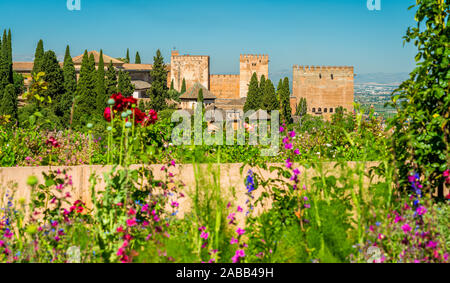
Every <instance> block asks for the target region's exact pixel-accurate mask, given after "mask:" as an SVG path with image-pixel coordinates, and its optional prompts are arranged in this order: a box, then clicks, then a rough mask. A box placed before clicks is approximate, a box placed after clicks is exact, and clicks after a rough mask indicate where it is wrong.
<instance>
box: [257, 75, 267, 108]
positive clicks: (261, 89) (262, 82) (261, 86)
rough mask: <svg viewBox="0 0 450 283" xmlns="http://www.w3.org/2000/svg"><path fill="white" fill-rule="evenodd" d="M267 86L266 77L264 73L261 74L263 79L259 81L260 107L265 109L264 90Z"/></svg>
mask: <svg viewBox="0 0 450 283" xmlns="http://www.w3.org/2000/svg"><path fill="white" fill-rule="evenodd" d="M265 86H266V77H265V76H264V75H262V76H261V80H260V81H259V87H258V93H259V94H258V101H259V105H258V109H264V105H263V99H264V90H265Z"/></svg>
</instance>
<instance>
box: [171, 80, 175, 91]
mask: <svg viewBox="0 0 450 283" xmlns="http://www.w3.org/2000/svg"><path fill="white" fill-rule="evenodd" d="M174 89H175V87H174V85H173V80H172V82H171V83H170V90H174Z"/></svg>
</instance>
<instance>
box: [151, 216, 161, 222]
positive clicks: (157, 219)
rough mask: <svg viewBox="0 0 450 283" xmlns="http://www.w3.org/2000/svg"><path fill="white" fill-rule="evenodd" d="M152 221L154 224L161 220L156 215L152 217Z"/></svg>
mask: <svg viewBox="0 0 450 283" xmlns="http://www.w3.org/2000/svg"><path fill="white" fill-rule="evenodd" d="M153 220H155V222H159V220H161V219H160V218H159V216H158V215H155V216H153Z"/></svg>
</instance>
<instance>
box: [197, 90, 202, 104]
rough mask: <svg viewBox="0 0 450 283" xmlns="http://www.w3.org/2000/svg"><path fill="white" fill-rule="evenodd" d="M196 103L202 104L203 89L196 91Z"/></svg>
mask: <svg viewBox="0 0 450 283" xmlns="http://www.w3.org/2000/svg"><path fill="white" fill-rule="evenodd" d="M197 103H199V104H200V103H201V104H203V89H201V88H200V90H199V91H198V97H197Z"/></svg>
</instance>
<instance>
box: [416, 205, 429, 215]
mask: <svg viewBox="0 0 450 283" xmlns="http://www.w3.org/2000/svg"><path fill="white" fill-rule="evenodd" d="M425 213H427V209H426V208H425V207H424V206H419V207H418V208H417V214H418V215H424V214H425Z"/></svg>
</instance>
